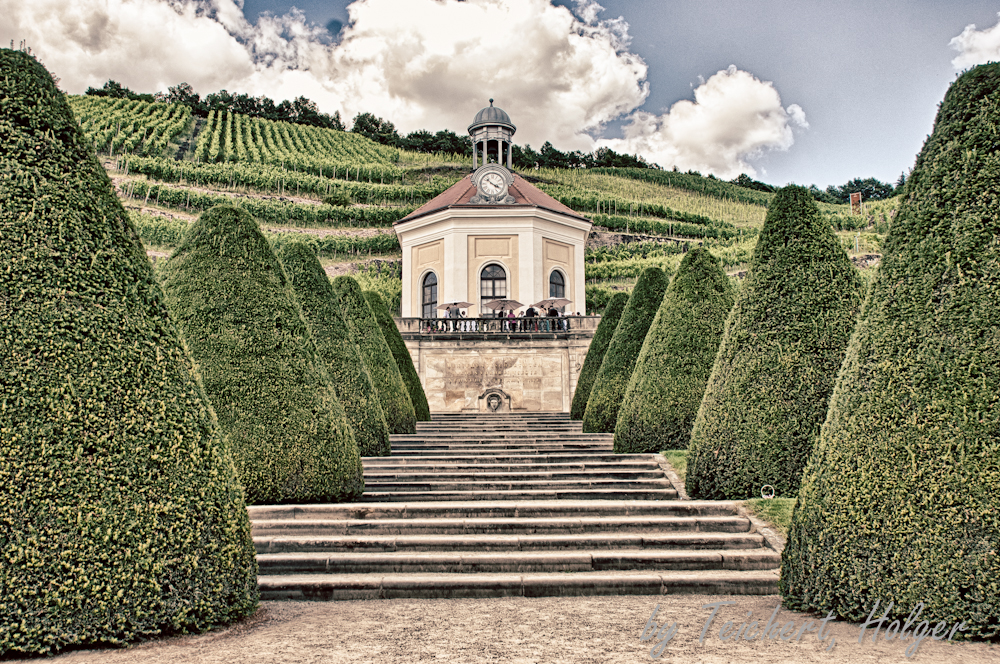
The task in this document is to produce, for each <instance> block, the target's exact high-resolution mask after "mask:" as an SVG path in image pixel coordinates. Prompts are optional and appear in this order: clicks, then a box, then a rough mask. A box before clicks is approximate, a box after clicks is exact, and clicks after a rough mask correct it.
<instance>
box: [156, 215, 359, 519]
mask: <svg viewBox="0 0 1000 664" xmlns="http://www.w3.org/2000/svg"><path fill="white" fill-rule="evenodd" d="M160 277H161V280H162V284H163V289H164V291H165V292H166V294H167V302H168V305H169V306H170V311H171V313H172V314H173V316H174V318H175V319H176V320H177V323H178V325H179V326H180V328H181V332H182V334H183V336H184V339H185V341H186V342H187V345H188V348H190V349H191V354H192V355H193V356H194V358H195V361H197V362H198V365H199V367H200V369H201V373H202V378H203V380H204V384H205V390H206V392H207V393H208V396H209V398H210V399H211V400H212V404H213V405H214V406H215V410H216V413H217V414H218V416H219V424H220V425H221V427H222V430H223V433H224V434H225V436H226V439H227V440H228V441H229V443H230V445H231V447H232V450H233V456H234V459H235V461H236V469H237V471H238V473H239V477H240V480H241V482H242V483H243V487H244V489H245V490H246V495H247V502H249V503H254V504H261V503H264V504H272V503H303V502H320V501H322V502H340V501H346V500H351V499H353V498H356V497H357V496H359V495H360V494H361V493H362V491H364V479H363V476H362V468H361V458H360V456H359V455H358V447H357V444H356V443H355V440H354V435H353V433H352V431H351V427H350V425H349V424H348V422H347V417H346V415H345V413H344V408H343V406H341V404H340V401H339V400H338V399H337V394H336V391H335V390H334V387H333V385H332V384H331V383H330V379H329V376H328V374H327V371H326V368H325V363H324V362H323V360H322V359H321V358H320V357H319V355H318V354H317V351H316V346H315V343H314V342H313V339H312V335H311V333H310V331H309V328H308V326H307V325H306V323H305V321H304V320H303V319H302V312H301V310H300V308H299V305H298V302H297V300H296V297H295V293H294V292H293V290H292V286H291V284H290V283H288V279H287V277H286V276H285V272H284V270H283V269H282V268H281V265H280V264H279V263H278V259H277V257H275V255H274V252H272V251H271V247H270V246H269V245H268V243H267V240H266V239H265V238H264V236H263V234H262V233H261V231H260V228H259V227H258V226H257V222H256V221H254V220H253V219H252V218H251V217H250V215H249V214H247V213H246V212H245V211H244V210H241V209H239V208H234V207H223V206H220V207H214V208H212V209H210V210H208V211H207V212H205V213H204V214H202V215H201V217H200V218H199V219H198V221H196V222H195V223H194V224H192V225H191V227H190V228H189V229H188V231H187V233H186V234H185V236H184V239H183V241H182V242H181V244H180V246H179V247H178V248H177V249H176V251H174V254H173V255H172V256H171V257H170V259H169V260H167V261H166V263H165V264H164V266H163V268H162V269H161V271H160Z"/></svg>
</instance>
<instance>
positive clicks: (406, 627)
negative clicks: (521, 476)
mask: <svg viewBox="0 0 1000 664" xmlns="http://www.w3.org/2000/svg"><path fill="white" fill-rule="evenodd" d="M716 601H735V602H736V604H735V605H732V606H726V607H721V608H720V610H719V614H718V616H716V618H715V621H714V622H713V627H712V629H710V630H709V631H708V633H707V634H706V637H705V640H704V642H703V643H699V641H698V637H699V634H700V632H701V630H702V627H703V626H704V623H705V621H706V619H707V618H708V617H709V614H710V613H711V610H710V609H704V608H702V607H703V606H704V605H705V604H708V603H710V602H716ZM657 605H659V612H658V614H657V616H656V622H659V623H661V624H663V623H665V622H668V621H669V622H670V623H671V624H672V623H674V622H675V621H676V622H677V623H678V628H677V633H676V635H675V636H674V637H673V638H672V639H671V640H670V642H669V643H668V644H667V646H666V650H665V651H664V652H663V653H662V655H661V656H660V657H659V658H656V659H654V658H652V657H651V656H650V649H651V648H653V647H655V646H656V644H657V643H658V642H659V640H660V638H662V637H660V638H655V639H653V640H650V641H647V642H645V643H643V642H640V641H639V636H640V634H641V633H642V631H643V628H644V626H645V625H646V624H647V621H648V620H649V618H650V615H651V613H652V611H653V608H654V607H656V606H657ZM777 605H778V598H777V597H756V596H754V597H716V596H705V595H672V596H627V597H546V598H539V599H527V598H520V597H516V598H498V599H452V600H444V599H399V600H382V601H357V602H316V603H311V602H264V603H263V604H262V606H261V610H260V611H259V612H258V613H257V614H256V615H255V616H254V617H252V618H250V619H248V620H246V621H244V622H243V623H241V624H239V625H236V626H234V627H230V628H228V629H225V630H221V631H218V632H213V633H209V634H203V635H199V636H188V637H175V638H170V639H164V640H161V641H155V642H149V643H145V644H141V645H138V646H135V647H132V648H131V649H128V650H89V651H76V652H71V653H67V654H64V655H61V656H59V657H56V658H54V659H50V660H46V661H53V662H56V663H58V664H77V663H81V664H82V663H84V662H86V663H95V664H96V663H100V664H105V663H106V664H168V663H169V664H195V663H197V664H202V663H205V664H223V663H230V662H253V663H254V664H270V663H274V664H278V663H279V662H280V663H281V664H313V663H315V664H339V663H341V662H372V663H376V662H377V663H379V664H404V663H405V664H410V663H412V662H447V663H449V664H452V663H455V664H458V663H465V662H469V663H472V662H503V663H505V664H506V663H512V664H532V663H539V664H540V663H549V662H554V663H567V664H569V663H573V664H577V663H588V662H601V663H604V662H608V663H616V664H617V663H625V662H628V663H629V664H635V663H636V662H646V661H661V662H676V663H681V662H683V663H684V664H691V663H697V662H703V663H708V664H730V663H733V662H767V663H769V664H772V663H773V664H784V663H787V664H792V663H794V664H800V663H801V664H813V663H822V664H828V663H834V662H848V663H850V664H876V663H881V662H927V663H933V664H937V663H939V662H943V663H951V662H954V663H956V664H958V663H961V664H986V663H988V662H989V663H996V662H1000V645H990V644H985V643H959V642H952V643H948V642H947V641H941V642H935V641H932V640H931V639H930V638H928V639H926V640H925V641H924V642H923V643H921V645H920V648H919V650H917V652H916V653H915V655H914V656H913V657H911V658H907V657H906V656H905V650H906V648H907V646H908V645H909V644H912V643H913V641H912V639H911V640H908V641H907V642H904V643H899V642H898V641H895V640H894V641H889V642H887V641H884V640H883V639H882V636H881V634H880V635H879V640H878V642H877V643H874V644H873V643H871V641H870V638H869V637H866V638H865V641H864V643H861V644H859V643H858V634H859V632H860V626H858V625H852V624H848V623H842V622H831V623H830V624H829V625H828V626H827V628H826V632H825V633H824V635H823V636H824V638H826V640H825V641H824V642H820V641H819V639H818V638H817V634H816V633H815V632H812V633H807V634H805V635H804V636H803V637H802V639H801V641H799V642H795V641H794V638H793V640H791V641H788V642H784V641H780V640H775V641H769V640H764V641H760V640H757V641H740V642H738V643H734V642H732V641H730V642H722V641H721V640H720V639H719V629H720V628H721V627H722V626H723V625H724V624H725V622H726V621H730V620H732V621H735V623H736V625H737V626H738V625H740V624H742V623H743V621H744V618H745V616H746V615H747V611H752V612H753V617H752V619H760V620H761V621H767V619H768V618H770V616H771V614H772V612H773V611H774V608H775V607H776V606H777ZM820 618H821V617H817V616H810V615H807V614H801V613H796V612H793V611H785V610H782V611H781V612H780V613H779V614H778V617H777V622H779V623H781V624H782V625H784V624H787V623H788V622H789V621H792V622H794V623H795V626H796V627H795V629H796V630H797V629H799V628H801V627H802V626H804V625H806V621H807V620H810V619H813V620H814V621H818V620H819V619H820ZM869 634H870V631H869ZM831 636H832V638H833V639H836V642H835V643H834V645H833V648H832V649H830V650H829V651H827V650H826V648H827V646H828V645H829V644H830V643H831V640H830V638H827V637H831Z"/></svg>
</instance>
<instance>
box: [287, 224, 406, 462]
mask: <svg viewBox="0 0 1000 664" xmlns="http://www.w3.org/2000/svg"><path fill="white" fill-rule="evenodd" d="M276 253H277V255H278V260H280V261H281V265H282V267H284V268H285V274H287V275H288V279H289V280H290V281H291V283H292V288H293V289H294V290H295V295H296V296H297V298H298V301H299V306H300V307H301V308H302V315H303V316H304V317H305V319H306V322H307V323H308V324H309V328H310V330H311V331H312V338H313V341H314V342H315V343H316V350H317V351H319V356H320V358H322V359H323V361H324V362H325V363H326V370H327V375H328V376H329V377H330V381H331V382H332V383H333V387H334V388H335V389H336V390H337V397H338V398H339V399H340V404H341V405H342V406H343V407H344V412H345V413H346V414H347V421H348V422H349V423H350V425H351V431H353V433H354V441H355V442H356V443H357V445H358V452H359V453H360V454H361V456H388V455H389V452H390V449H389V427H388V425H387V424H386V421H385V413H383V412H382V405H381V400H380V399H379V395H378V391H377V390H376V389H375V385H374V384H373V383H372V377H371V374H369V373H368V368H367V367H366V366H365V361H364V358H362V357H361V349H359V348H358V345H357V344H356V343H354V342H353V340H352V339H351V332H350V330H348V329H347V323H345V322H344V317H343V315H342V314H341V312H340V307H339V306H338V304H337V300H336V296H335V295H334V294H333V286H331V285H330V280H329V279H328V278H327V276H326V272H325V271H324V270H323V266H322V265H320V264H319V259H318V258H316V253H315V252H314V251H313V249H312V247H311V246H310V245H309V244H308V243H307V242H306V241H305V239H302V240H300V241H298V242H285V243H284V244H282V245H281V246H280V247H279V248H278V249H277V251H276Z"/></svg>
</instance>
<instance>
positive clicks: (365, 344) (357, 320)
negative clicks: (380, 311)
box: [333, 276, 417, 433]
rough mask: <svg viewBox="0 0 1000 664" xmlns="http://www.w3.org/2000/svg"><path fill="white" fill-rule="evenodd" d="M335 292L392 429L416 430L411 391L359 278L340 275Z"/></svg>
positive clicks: (335, 284)
mask: <svg viewBox="0 0 1000 664" xmlns="http://www.w3.org/2000/svg"><path fill="white" fill-rule="evenodd" d="M333 292H334V293H335V294H336V295H337V301H338V303H339V304H340V310H341V313H342V314H343V316H344V320H345V321H346V322H347V325H348V327H349V328H350V330H351V335H352V338H353V339H354V342H355V343H356V344H358V347H359V348H360V349H361V354H362V356H363V357H364V359H365V365H366V366H367V367H368V371H369V373H371V376H372V381H373V382H374V383H375V385H376V387H378V394H379V396H380V397H381V398H382V410H383V412H385V421H386V424H388V425H389V433H414V432H415V431H416V430H417V427H416V412H415V411H414V409H413V402H412V401H410V394H409V391H408V390H407V389H406V385H405V384H404V383H403V376H402V374H400V372H399V367H398V366H397V365H396V360H395V358H393V356H392V350H390V349H389V344H388V342H387V341H386V340H385V335H384V334H382V329H381V328H380V327H379V324H378V323H377V322H376V321H375V315H374V314H373V313H372V310H371V307H369V306H368V301H367V300H365V297H364V295H363V294H362V293H361V288H360V287H359V286H358V282H357V281H355V280H354V279H353V278H351V277H348V276H341V277H337V278H336V279H334V280H333Z"/></svg>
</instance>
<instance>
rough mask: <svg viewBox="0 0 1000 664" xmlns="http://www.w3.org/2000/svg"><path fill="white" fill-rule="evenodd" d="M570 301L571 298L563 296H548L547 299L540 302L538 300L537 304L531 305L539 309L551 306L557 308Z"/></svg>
mask: <svg viewBox="0 0 1000 664" xmlns="http://www.w3.org/2000/svg"><path fill="white" fill-rule="evenodd" d="M570 302H572V300H567V299H566V298H564V297H553V298H549V299H548V300H542V301H541V302H538V303H537V304H533V305H531V306H533V307H538V308H539V309H551V308H553V307H555V308H556V309H558V308H559V307H565V306H566V305H567V304H569V303H570Z"/></svg>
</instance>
